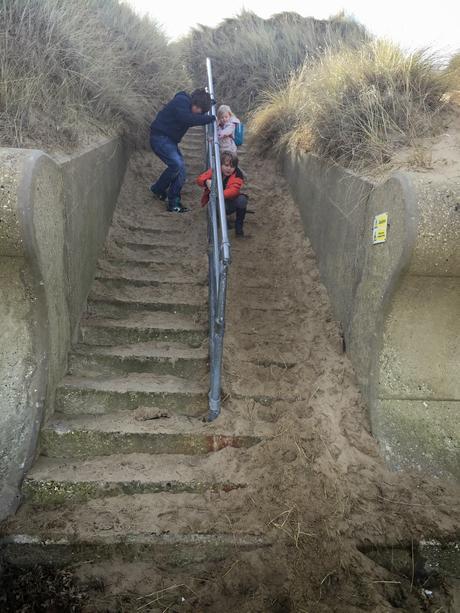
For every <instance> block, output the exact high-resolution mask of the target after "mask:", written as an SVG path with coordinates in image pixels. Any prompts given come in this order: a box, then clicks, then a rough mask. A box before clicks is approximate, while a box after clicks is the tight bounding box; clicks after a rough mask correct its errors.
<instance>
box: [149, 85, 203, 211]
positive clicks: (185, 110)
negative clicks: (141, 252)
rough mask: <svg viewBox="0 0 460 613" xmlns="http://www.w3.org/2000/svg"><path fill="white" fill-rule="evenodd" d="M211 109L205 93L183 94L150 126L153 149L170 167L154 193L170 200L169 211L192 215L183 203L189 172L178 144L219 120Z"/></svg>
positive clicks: (179, 94)
mask: <svg viewBox="0 0 460 613" xmlns="http://www.w3.org/2000/svg"><path fill="white" fill-rule="evenodd" d="M210 108H211V96H210V95H209V94H208V92H207V91H206V90H205V89H196V90H195V91H194V92H193V93H192V94H191V95H189V94H187V93H186V92H179V93H178V94H176V95H175V96H174V98H173V99H172V100H171V101H170V102H168V104H166V106H164V107H163V109H162V110H161V111H160V112H159V113H158V115H157V116H156V117H155V119H154V120H153V122H152V124H151V126H150V146H151V147H152V149H153V152H154V153H155V154H156V155H157V156H158V157H159V158H160V160H161V161H162V162H164V163H165V164H166V165H167V168H166V170H165V171H164V172H163V174H162V175H161V176H160V178H159V179H158V181H157V182H156V183H154V184H153V185H152V186H151V187H150V190H151V191H152V192H153V194H154V195H155V196H156V197H157V198H159V199H160V200H162V201H165V200H168V211H171V212H174V213H184V212H186V211H188V209H187V208H186V207H183V206H182V203H181V190H182V187H183V185H184V183H185V178H186V172H185V162H184V158H183V156H182V153H181V151H180V149H179V147H178V144H179V143H180V141H181V140H182V138H183V136H184V134H185V133H186V132H187V130H188V129H189V128H190V127H192V126H204V125H205V124H208V123H211V122H212V121H214V120H215V117H214V116H213V115H208V114H207V113H208V111H209V109H210Z"/></svg>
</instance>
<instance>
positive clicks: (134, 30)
mask: <svg viewBox="0 0 460 613" xmlns="http://www.w3.org/2000/svg"><path fill="white" fill-rule="evenodd" d="M184 83H185V84H187V79H186V78H185V72H184V71H183V70H182V69H181V67H180V63H179V61H178V58H177V57H176V56H175V55H174V53H173V52H172V49H171V48H170V47H169V46H168V40H167V38H166V36H165V35H164V34H163V32H162V31H161V29H160V27H159V26H157V25H156V24H155V23H154V22H152V21H150V20H147V19H141V18H139V17H138V16H137V15H135V14H134V13H133V11H132V10H131V9H130V8H129V7H128V6H127V5H124V4H120V3H119V2H118V0H78V1H76V0H0V141H1V143H2V145H3V146H5V145H11V146H30V145H35V146H41V147H47V146H48V147H51V148H52V147H53V146H56V145H58V146H62V147H64V148H69V147H71V146H72V145H76V144H78V143H80V142H82V141H85V140H86V139H87V138H88V136H89V135H92V134H94V133H101V132H102V133H107V132H112V131H115V130H116V131H125V132H126V133H127V134H129V135H130V136H131V137H132V138H133V139H136V140H137V139H141V140H142V139H144V138H146V134H147V126H148V122H149V121H150V120H151V117H152V116H153V114H154V113H155V111H156V110H158V108H159V107H160V105H161V104H162V103H164V102H165V101H166V100H167V99H168V97H169V96H170V95H171V94H172V93H173V92H174V91H175V90H176V88H177V87H178V86H179V84H180V85H181V86H182V87H184Z"/></svg>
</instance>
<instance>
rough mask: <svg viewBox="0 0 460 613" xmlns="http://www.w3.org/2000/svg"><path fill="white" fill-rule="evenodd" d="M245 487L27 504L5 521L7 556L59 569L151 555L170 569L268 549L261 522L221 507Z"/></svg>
mask: <svg viewBox="0 0 460 613" xmlns="http://www.w3.org/2000/svg"><path fill="white" fill-rule="evenodd" d="M243 492H244V490H233V491H231V492H228V493H218V494H214V493H212V492H207V493H205V494H189V493H178V494H172V493H168V492H161V493H157V494H138V495H130V496H128V495H121V496H113V497H110V498H107V497H106V498H96V499H91V500H88V501H87V502H85V503H81V504H75V505H72V506H69V505H62V506H57V507H50V508H44V509H43V510H42V511H41V512H40V513H37V512H36V507H31V506H30V505H27V504H25V505H23V506H22V507H21V509H20V510H19V512H18V513H17V514H16V516H15V517H14V518H12V519H11V520H10V521H9V522H7V523H6V524H4V525H3V526H2V530H1V536H0V548H1V550H2V555H3V558H4V559H5V560H6V561H8V562H10V563H15V564H20V565H33V564H37V563H44V564H53V565H55V566H61V565H69V564H77V563H78V562H82V561H85V562H86V563H88V561H89V560H92V561H102V560H107V559H111V558H113V557H115V556H116V557H118V558H119V559H121V560H122V561H128V562H129V561H133V560H142V559H144V560H149V562H150V563H158V564H159V565H161V567H162V568H163V569H172V568H177V567H183V566H187V565H190V564H192V565H194V564H197V563H201V562H209V563H210V562H212V561H216V560H222V559H225V558H226V557H228V556H229V555H230V554H231V553H232V552H234V551H235V549H236V550H254V549H258V548H261V547H267V546H270V544H271V541H270V538H269V537H268V536H266V534H265V529H264V527H263V526H259V525H257V524H253V523H251V521H250V520H249V519H247V520H246V526H245V527H244V530H242V529H238V528H235V527H232V528H231V529H230V528H229V523H228V514H227V513H225V512H224V510H223V509H222V510H221V509H220V507H221V506H222V505H226V504H227V505H231V504H232V500H234V499H236V500H239V498H240V496H241V494H242V493H243Z"/></svg>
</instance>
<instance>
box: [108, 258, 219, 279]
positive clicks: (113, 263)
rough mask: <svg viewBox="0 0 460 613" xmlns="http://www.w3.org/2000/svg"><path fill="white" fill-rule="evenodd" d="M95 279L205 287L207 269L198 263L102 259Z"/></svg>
mask: <svg viewBox="0 0 460 613" xmlns="http://www.w3.org/2000/svg"><path fill="white" fill-rule="evenodd" d="M96 279H115V280H117V279H124V280H126V281H137V280H139V281H141V282H150V283H153V284H155V283H157V284H158V285H160V284H161V283H185V284H190V285H207V283H208V271H207V267H203V266H200V265H199V263H192V262H186V263H181V264H180V265H176V264H169V263H166V262H139V261H126V260H123V259H116V258H112V259H104V260H100V261H99V262H98V270H97V272H96Z"/></svg>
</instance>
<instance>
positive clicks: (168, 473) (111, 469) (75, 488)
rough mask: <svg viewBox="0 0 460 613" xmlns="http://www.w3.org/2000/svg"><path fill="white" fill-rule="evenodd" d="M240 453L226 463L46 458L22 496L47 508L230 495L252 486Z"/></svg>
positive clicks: (148, 457)
mask: <svg viewBox="0 0 460 613" xmlns="http://www.w3.org/2000/svg"><path fill="white" fill-rule="evenodd" d="M236 453H238V451H237V450H234V449H233V450H228V452H227V453H226V454H225V461H223V460H222V458H220V457H219V458H218V457H217V454H210V455H201V456H200V455H194V456H190V455H180V454H174V455H173V454H167V455H162V454H158V455H152V454H142V453H132V454H130V455H121V454H118V455H110V456H103V457H94V458H90V459H86V460H82V459H75V458H69V459H62V458H61V459H56V458H47V457H40V458H39V459H38V460H37V462H36V463H35V465H34V467H33V468H32V470H30V471H29V473H28V475H27V477H26V479H25V480H24V482H23V485H22V493H23V496H24V498H25V499H26V500H27V501H28V502H30V503H32V504H37V505H39V506H47V505H54V504H62V503H64V502H72V503H77V502H85V501H86V500H89V499H91V498H103V497H106V496H120V495H122V494H153V493H156V492H173V493H178V492H195V493H200V492H205V491H206V490H212V491H215V492H218V491H220V490H223V491H225V492H229V491H231V490H234V489H238V488H241V487H245V486H246V483H245V481H244V479H243V478H242V476H241V475H240V474H239V472H240V471H239V469H238V460H237V458H236V457H235V454H236Z"/></svg>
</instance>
